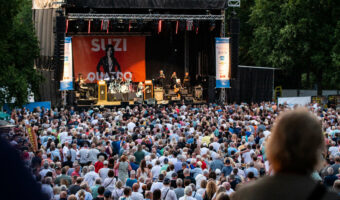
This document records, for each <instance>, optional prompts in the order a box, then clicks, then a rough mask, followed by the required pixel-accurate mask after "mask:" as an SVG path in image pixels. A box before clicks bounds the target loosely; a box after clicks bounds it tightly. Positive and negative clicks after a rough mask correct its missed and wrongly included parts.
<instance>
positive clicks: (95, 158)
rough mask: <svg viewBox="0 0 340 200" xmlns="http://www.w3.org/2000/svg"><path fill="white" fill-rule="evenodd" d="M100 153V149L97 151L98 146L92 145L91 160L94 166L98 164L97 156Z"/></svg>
mask: <svg viewBox="0 0 340 200" xmlns="http://www.w3.org/2000/svg"><path fill="white" fill-rule="evenodd" d="M99 153H100V151H99V150H98V149H96V145H95V144H92V145H91V149H90V150H89V158H88V159H89V160H88V161H90V162H91V163H92V164H93V165H94V164H95V163H96V162H97V160H98V159H97V156H98V154H99Z"/></svg>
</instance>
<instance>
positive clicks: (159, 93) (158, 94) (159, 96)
mask: <svg viewBox="0 0 340 200" xmlns="http://www.w3.org/2000/svg"><path fill="white" fill-rule="evenodd" d="M154 93H155V99H156V101H163V90H160V91H157V90H156V89H155V92H154Z"/></svg>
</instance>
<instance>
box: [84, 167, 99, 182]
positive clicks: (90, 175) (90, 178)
mask: <svg viewBox="0 0 340 200" xmlns="http://www.w3.org/2000/svg"><path fill="white" fill-rule="evenodd" d="M89 171H90V172H88V173H87V174H86V175H85V176H84V181H86V182H87V184H88V185H89V187H92V186H93V185H94V183H95V181H96V179H97V178H100V177H99V175H98V174H97V173H96V172H95V171H94V166H93V165H91V166H90V167H89Z"/></svg>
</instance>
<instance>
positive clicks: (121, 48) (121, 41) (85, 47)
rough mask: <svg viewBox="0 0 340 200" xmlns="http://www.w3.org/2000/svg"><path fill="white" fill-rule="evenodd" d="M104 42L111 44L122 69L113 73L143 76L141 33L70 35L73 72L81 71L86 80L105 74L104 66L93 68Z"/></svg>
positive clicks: (104, 76)
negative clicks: (128, 34) (137, 34)
mask: <svg viewBox="0 0 340 200" xmlns="http://www.w3.org/2000/svg"><path fill="white" fill-rule="evenodd" d="M108 44H112V46H113V47H114V50H115V52H114V57H115V59H116V60H117V62H118V64H119V65H120V68H121V71H122V73H119V74H115V73H113V75H114V76H117V75H118V76H120V77H124V78H125V79H130V78H131V79H132V81H134V82H140V81H144V80H145V36H74V37H72V46H73V63H74V75H75V77H78V74H79V73H81V74H82V75H83V77H84V79H87V82H92V83H93V82H97V81H98V80H101V79H105V78H107V76H108V74H105V73H104V67H103V66H101V67H100V72H99V73H98V71H97V65H98V63H99V61H100V60H101V59H102V58H103V57H104V56H105V55H106V54H105V49H106V46H107V45H108ZM116 70H117V67H116Z"/></svg>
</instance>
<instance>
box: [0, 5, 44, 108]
mask: <svg viewBox="0 0 340 200" xmlns="http://www.w3.org/2000/svg"><path fill="white" fill-rule="evenodd" d="M31 3H32V1H29V0H11V1H4V0H1V1H0V5H1V12H2V13H1V15H0V29H1V32H0V63H1V66H0V70H1V72H2V75H1V76H0V105H2V104H4V103H5V102H12V101H14V104H13V106H21V105H23V104H25V103H27V99H28V95H29V94H28V89H31V91H32V92H34V94H38V87H39V84H40V83H41V81H42V77H41V76H40V75H39V74H38V73H37V72H36V71H35V69H34V60H35V59H36V58H37V56H38V55H39V47H38V40H37V38H36V36H35V33H34V28H33V22H32V11H31V7H32V5H31Z"/></svg>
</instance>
